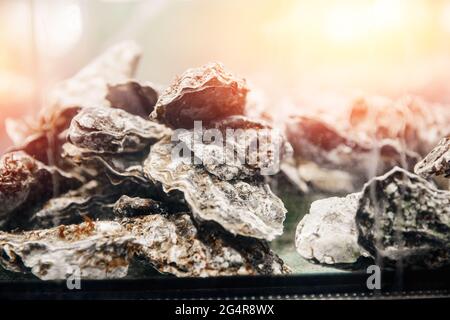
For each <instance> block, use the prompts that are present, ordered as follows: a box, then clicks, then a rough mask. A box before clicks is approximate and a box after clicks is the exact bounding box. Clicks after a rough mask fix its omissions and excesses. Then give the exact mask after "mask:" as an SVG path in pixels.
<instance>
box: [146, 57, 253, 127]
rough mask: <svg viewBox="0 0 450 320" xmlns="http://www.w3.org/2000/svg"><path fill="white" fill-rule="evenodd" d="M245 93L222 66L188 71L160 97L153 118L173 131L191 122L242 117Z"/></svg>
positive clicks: (191, 124) (208, 66) (241, 83)
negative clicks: (234, 116) (235, 116)
mask: <svg viewBox="0 0 450 320" xmlns="http://www.w3.org/2000/svg"><path fill="white" fill-rule="evenodd" d="M247 91H248V89H247V88H246V84H245V81H244V80H243V79H240V78H237V77H234V76H233V75H231V74H229V73H227V72H226V71H225V70H224V68H223V66H222V65H221V64H218V63H210V64H207V65H204V66H202V67H200V68H192V69H188V70H186V71H185V72H184V73H183V74H182V75H181V76H180V77H179V78H177V79H176V80H175V82H174V83H173V84H172V85H171V86H170V87H169V88H167V89H166V90H165V91H164V92H163V93H162V94H161V96H160V97H159V99H158V102H157V103H156V106H155V110H154V111H153V113H152V117H153V118H154V119H157V120H158V121H159V122H161V123H164V124H166V125H168V126H170V127H172V128H193V126H194V121H200V120H201V121H203V122H204V123H208V122H210V121H213V120H217V119H220V118H224V117H227V116H230V115H235V114H243V113H244V108H245V97H246V94H247Z"/></svg>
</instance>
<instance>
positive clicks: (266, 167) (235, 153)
mask: <svg viewBox="0 0 450 320" xmlns="http://www.w3.org/2000/svg"><path fill="white" fill-rule="evenodd" d="M211 126H212V128H207V131H205V132H203V131H201V130H196V128H194V129H192V130H180V129H178V130H176V131H175V136H174V137H173V138H172V141H178V140H179V141H180V142H182V143H184V145H185V146H186V147H187V148H188V149H189V150H190V151H191V152H192V153H193V155H194V163H195V164H201V165H203V167H204V168H205V169H206V170H207V171H208V172H209V173H211V174H213V175H215V176H217V177H218V178H219V179H221V180H232V179H243V178H246V177H251V176H254V175H257V174H265V175H268V174H276V173H277V172H278V171H279V170H280V165H281V160H282V159H283V158H284V157H286V155H287V154H290V153H291V152H292V151H291V146H290V144H289V143H288V142H287V141H286V140H285V138H284V136H283V135H282V134H281V132H280V131H278V130H275V129H273V128H272V127H271V126H270V125H269V124H268V123H265V122H263V121H255V120H251V119H248V118H246V117H244V116H230V117H228V118H225V119H222V120H219V121H216V122H212V123H211ZM228 129H230V130H228Z"/></svg>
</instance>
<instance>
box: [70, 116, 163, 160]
mask: <svg viewBox="0 0 450 320" xmlns="http://www.w3.org/2000/svg"><path fill="white" fill-rule="evenodd" d="M169 133H170V131H169V130H168V129H167V128H166V127H164V126H162V125H160V124H157V123H155V122H152V121H148V120H144V119H142V118H141V117H139V116H135V115H132V114H130V113H128V112H126V111H124V110H121V109H115V108H84V109H83V110H82V111H81V112H80V113H78V114H77V115H76V116H75V117H74V118H73V120H72V123H71V125H70V128H69V134H68V140H69V141H70V142H72V143H73V144H74V145H76V146H77V147H80V148H86V149H89V150H91V151H93V152H98V153H105V152H109V153H118V152H119V153H130V152H138V151H142V150H143V149H145V148H146V147H147V146H148V145H149V144H152V143H153V142H155V141H157V140H159V139H161V138H162V137H164V136H166V135H168V134H169Z"/></svg>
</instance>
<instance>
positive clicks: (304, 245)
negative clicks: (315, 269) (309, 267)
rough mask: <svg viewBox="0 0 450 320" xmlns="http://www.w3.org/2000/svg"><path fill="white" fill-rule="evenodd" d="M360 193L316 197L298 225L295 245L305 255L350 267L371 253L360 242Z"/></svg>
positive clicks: (320, 261)
mask: <svg viewBox="0 0 450 320" xmlns="http://www.w3.org/2000/svg"><path fill="white" fill-rule="evenodd" d="M360 196H361V194H360V193H352V194H349V195H348V196H346V197H343V198H338V197H332V198H326V199H322V200H317V201H314V202H313V203H312V205H311V209H310V211H309V213H308V214H307V215H305V216H304V217H303V218H302V220H301V221H300V223H299V224H298V226H297V231H296V235H295V245H296V248H297V252H298V253H299V254H300V255H301V256H302V257H303V258H305V259H307V260H310V261H312V262H316V263H320V264H329V265H341V267H344V266H347V267H349V268H351V267H352V265H355V264H357V263H358V261H359V260H361V257H364V256H365V257H368V256H369V254H368V253H367V252H366V251H365V250H364V249H362V248H361V247H360V246H359V244H358V230H357V228H356V222H355V214H356V210H357V208H358V203H359V199H360Z"/></svg>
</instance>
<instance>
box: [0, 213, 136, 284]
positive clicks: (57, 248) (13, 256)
mask: <svg viewBox="0 0 450 320" xmlns="http://www.w3.org/2000/svg"><path fill="white" fill-rule="evenodd" d="M137 247H138V244H137V243H136V240H135V239H134V237H132V236H131V235H130V234H129V233H128V232H127V231H126V230H125V229H124V228H123V227H122V226H121V225H120V224H119V223H118V222H113V221H99V222H95V223H94V222H92V221H88V222H85V223H82V224H80V225H70V226H60V227H57V228H52V229H45V230H36V231H28V232H22V233H5V232H0V252H1V255H0V264H1V265H2V266H3V267H4V268H5V269H7V270H10V271H14V272H29V271H30V272H31V273H33V274H34V275H35V276H37V277H38V278H40V279H42V280H54V279H67V278H69V277H70V276H72V275H73V274H77V273H78V275H79V276H80V277H82V278H91V279H107V278H121V277H124V276H125V275H126V274H127V272H128V265H129V263H130V260H131V259H132V257H133V254H134V252H135V250H136V249H137Z"/></svg>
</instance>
